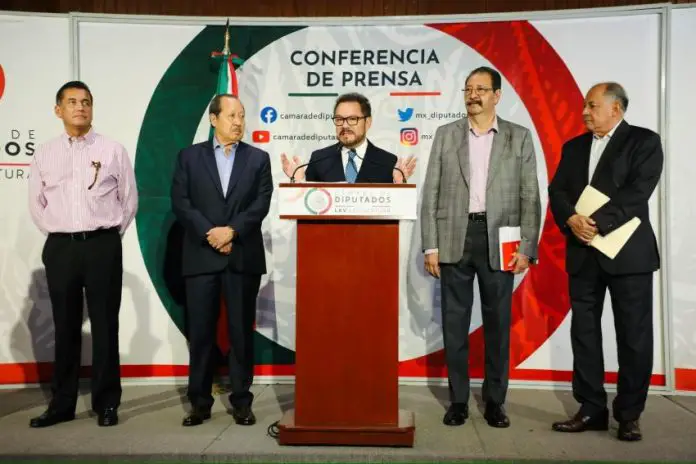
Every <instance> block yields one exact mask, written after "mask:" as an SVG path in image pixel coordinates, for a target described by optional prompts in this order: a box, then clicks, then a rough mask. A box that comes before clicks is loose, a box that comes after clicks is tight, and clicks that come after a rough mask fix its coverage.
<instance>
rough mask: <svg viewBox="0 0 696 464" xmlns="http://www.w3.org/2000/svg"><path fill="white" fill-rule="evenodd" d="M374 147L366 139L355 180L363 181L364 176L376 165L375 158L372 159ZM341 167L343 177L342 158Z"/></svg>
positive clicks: (366, 176) (367, 175)
mask: <svg viewBox="0 0 696 464" xmlns="http://www.w3.org/2000/svg"><path fill="white" fill-rule="evenodd" d="M374 157H375V154H374V149H373V145H372V144H371V143H370V141H369V140H368V141H367V147H366V148H365V157H364V158H363V160H362V164H361V165H360V170H359V171H358V177H356V179H355V182H357V183H361V182H364V181H365V178H368V177H369V174H370V173H371V171H372V170H373V169H375V167H376V166H377V164H376V163H377V160H375V159H374ZM341 168H343V178H344V179H345V177H346V174H345V167H344V166H343V158H341Z"/></svg>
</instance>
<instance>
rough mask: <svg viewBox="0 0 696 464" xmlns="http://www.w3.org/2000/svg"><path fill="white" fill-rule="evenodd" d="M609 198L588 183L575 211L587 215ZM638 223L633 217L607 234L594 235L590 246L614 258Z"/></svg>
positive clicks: (638, 220)
mask: <svg viewBox="0 0 696 464" xmlns="http://www.w3.org/2000/svg"><path fill="white" fill-rule="evenodd" d="M609 200H610V199H609V197H608V196H606V195H605V194H603V193H602V192H600V191H599V190H597V189H596V188H594V187H592V186H591V185H588V186H587V187H585V190H583V191H582V194H581V195H580V198H579V199H578V202H577V204H576V205H575V212H577V213H578V214H581V215H583V216H588V217H589V216H590V215H592V214H593V213H594V212H595V211H597V210H598V209H599V208H601V207H602V206H604V205H605V204H606V203H608V202H609ZM639 225H640V219H638V218H637V217H634V218H632V219H631V220H630V221H628V222H627V223H625V224H624V225H622V226H621V227H619V228H618V229H615V230H614V231H612V232H610V233H608V234H607V235H599V234H598V235H595V236H594V238H593V239H592V241H591V242H590V246H591V247H594V248H596V249H597V250H599V251H601V252H602V253H603V254H604V255H606V256H607V257H609V258H610V259H614V258H615V257H616V255H617V254H618V253H619V251H621V249H622V248H623V247H624V245H626V242H628V239H629V238H631V235H633V233H634V232H635V231H636V229H638V226H639Z"/></svg>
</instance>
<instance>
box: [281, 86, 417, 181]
mask: <svg viewBox="0 0 696 464" xmlns="http://www.w3.org/2000/svg"><path fill="white" fill-rule="evenodd" d="M333 114H334V117H333V124H334V125H335V127H336V138H337V139H338V143H336V144H333V145H331V146H328V147H326V148H322V149H320V150H316V151H315V152H313V153H312V156H311V157H310V159H309V162H308V163H304V164H302V163H301V161H300V159H299V157H297V156H293V157H292V159H289V158H288V157H287V156H286V155H285V153H283V154H282V155H281V161H282V163H283V172H285V175H287V176H288V177H289V178H290V179H292V180H294V181H299V182H302V181H309V182H348V183H392V182H393V183H402V182H404V176H405V177H406V179H408V178H409V177H410V176H411V175H412V174H413V171H414V170H415V169H416V158H414V157H413V156H411V157H409V158H408V159H401V160H399V159H398V158H397V156H396V155H394V154H392V153H389V152H388V151H386V150H383V149H381V148H379V147H377V146H375V145H374V144H372V143H371V142H370V141H369V140H367V132H368V130H369V129H370V126H371V125H372V106H371V105H370V101H369V100H368V99H367V97H365V96H364V95H362V94H359V93H347V94H344V95H341V96H340V97H338V99H336V103H335V104H334V113H333Z"/></svg>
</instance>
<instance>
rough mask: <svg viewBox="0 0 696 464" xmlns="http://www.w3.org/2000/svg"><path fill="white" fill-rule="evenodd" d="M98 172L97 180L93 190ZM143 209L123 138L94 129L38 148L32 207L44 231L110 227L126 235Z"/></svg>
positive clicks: (32, 175) (31, 185) (31, 177)
mask: <svg viewBox="0 0 696 464" xmlns="http://www.w3.org/2000/svg"><path fill="white" fill-rule="evenodd" d="M96 166H99V169H97V167H96ZM96 171H98V174H97V178H96V182H94V185H93V186H92V188H91V189H89V188H88V187H89V186H90V184H92V182H93V181H94V178H95V172H96ZM137 209H138V192H137V189H136V184H135V175H134V173H133V167H132V166H131V162H130V159H129V158H128V153H127V152H126V149H125V148H124V147H123V146H122V145H121V144H119V143H118V142H114V141H112V140H110V139H108V138H106V137H104V136H103V135H100V134H97V133H95V132H94V130H93V129H90V131H89V132H88V133H87V134H86V135H85V136H84V137H78V138H75V137H70V136H68V134H66V133H63V134H62V135H61V136H59V137H56V138H54V139H52V140H50V141H48V142H46V143H45V144H42V145H41V146H39V147H38V148H37V149H36V152H35V153H34V159H33V161H32V165H31V172H30V175H29V211H30V212H31V217H32V219H33V220H34V223H35V224H36V225H37V226H38V228H39V229H40V230H41V231H42V232H43V233H44V234H46V233H50V232H85V231H90V230H96V229H102V228H110V227H118V228H119V230H120V232H121V234H123V233H124V232H125V230H126V228H127V227H128V226H129V225H130V223H131V222H132V221H133V218H134V217H135V213H136V211H137Z"/></svg>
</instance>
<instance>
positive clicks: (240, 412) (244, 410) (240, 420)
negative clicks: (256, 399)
mask: <svg viewBox="0 0 696 464" xmlns="http://www.w3.org/2000/svg"><path fill="white" fill-rule="evenodd" d="M232 417H234V421H235V422H236V423H237V424H239V425H254V424H255V423H256V416H255V415H254V412H253V411H252V410H251V406H232Z"/></svg>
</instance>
